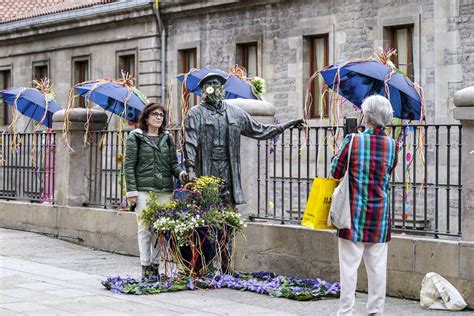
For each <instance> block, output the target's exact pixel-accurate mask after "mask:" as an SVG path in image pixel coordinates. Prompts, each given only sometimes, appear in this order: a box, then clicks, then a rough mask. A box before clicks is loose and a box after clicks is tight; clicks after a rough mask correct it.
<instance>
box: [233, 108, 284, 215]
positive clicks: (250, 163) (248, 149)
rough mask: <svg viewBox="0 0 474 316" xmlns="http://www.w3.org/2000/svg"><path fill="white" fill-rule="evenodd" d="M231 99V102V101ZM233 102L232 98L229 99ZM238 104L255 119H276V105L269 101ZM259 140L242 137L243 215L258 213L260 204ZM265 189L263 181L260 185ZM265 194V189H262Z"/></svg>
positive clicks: (271, 120) (261, 161) (262, 160)
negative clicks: (244, 202) (258, 186)
mask: <svg viewBox="0 0 474 316" xmlns="http://www.w3.org/2000/svg"><path fill="white" fill-rule="evenodd" d="M229 101H230V102H229ZM227 102H228V103H232V100H227ZM235 104H236V105H237V106H239V107H240V108H242V109H243V110H244V111H246V112H247V113H248V114H250V115H251V116H252V117H253V118H254V119H255V120H257V121H259V122H262V123H265V124H273V122H274V119H275V107H274V106H273V105H271V104H270V103H268V102H255V103H254V102H238V103H237V102H236V103H235ZM257 143H258V141H257V140H255V139H252V138H248V137H245V136H242V137H241V139H240V176H241V180H242V188H243V190H244V194H245V198H246V200H247V203H246V204H242V205H239V207H238V208H239V212H240V213H241V214H242V215H243V216H245V217H246V216H248V215H250V214H256V213H257V206H258V188H257V177H258V168H257V165H258V153H257ZM264 144H265V143H263V145H262V147H261V150H260V166H263V163H264V161H265V152H264V149H265V145H264ZM260 187H261V189H263V181H261V185H260ZM261 194H262V195H263V190H261Z"/></svg>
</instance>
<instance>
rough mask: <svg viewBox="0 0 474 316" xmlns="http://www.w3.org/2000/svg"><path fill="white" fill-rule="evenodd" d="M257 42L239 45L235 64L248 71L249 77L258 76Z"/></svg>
mask: <svg viewBox="0 0 474 316" xmlns="http://www.w3.org/2000/svg"><path fill="white" fill-rule="evenodd" d="M257 47H258V43H257V42H252V43H242V44H237V54H236V60H235V63H236V64H237V65H239V66H242V67H244V68H245V69H246V70H247V77H248V78H253V77H255V76H258V54H257Z"/></svg>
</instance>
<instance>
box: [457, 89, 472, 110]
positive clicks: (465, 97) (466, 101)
mask: <svg viewBox="0 0 474 316" xmlns="http://www.w3.org/2000/svg"><path fill="white" fill-rule="evenodd" d="M454 105H456V106H457V107H465V106H466V107H473V106H474V87H467V88H464V89H461V90H459V91H457V92H456V93H455V94H454Z"/></svg>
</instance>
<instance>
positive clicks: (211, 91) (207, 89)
mask: <svg viewBox="0 0 474 316" xmlns="http://www.w3.org/2000/svg"><path fill="white" fill-rule="evenodd" d="M206 93H207V94H213V93H214V88H213V87H207V88H206Z"/></svg>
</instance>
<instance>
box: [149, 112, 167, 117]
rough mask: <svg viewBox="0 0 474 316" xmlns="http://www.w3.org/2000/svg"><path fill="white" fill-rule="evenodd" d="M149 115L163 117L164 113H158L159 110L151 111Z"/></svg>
mask: <svg viewBox="0 0 474 316" xmlns="http://www.w3.org/2000/svg"><path fill="white" fill-rule="evenodd" d="M150 115H151V116H153V117H156V118H159V117H165V113H159V112H152V113H151V114H150Z"/></svg>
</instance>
